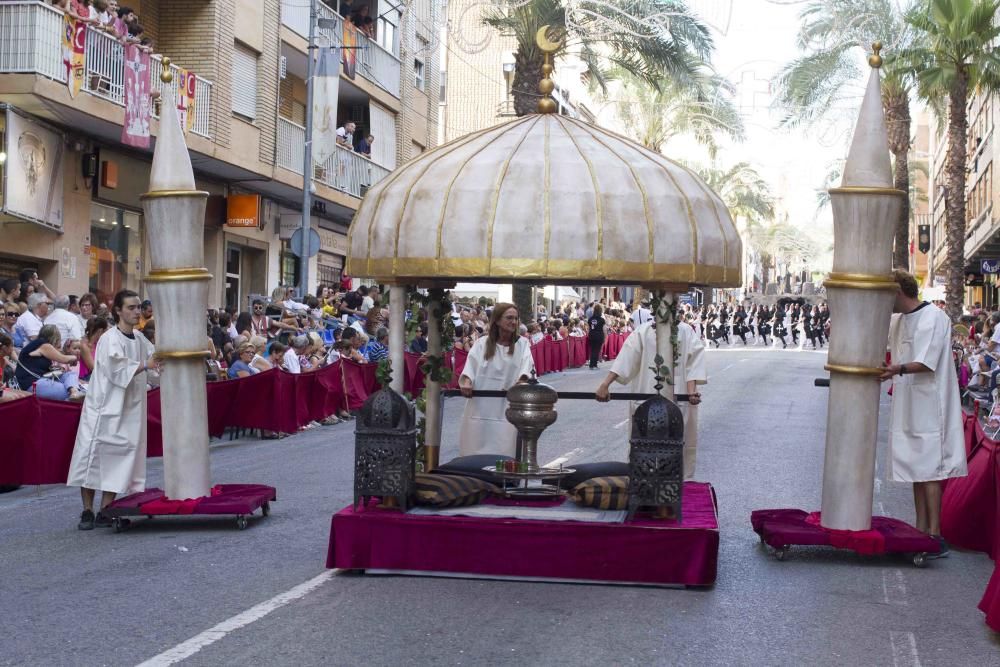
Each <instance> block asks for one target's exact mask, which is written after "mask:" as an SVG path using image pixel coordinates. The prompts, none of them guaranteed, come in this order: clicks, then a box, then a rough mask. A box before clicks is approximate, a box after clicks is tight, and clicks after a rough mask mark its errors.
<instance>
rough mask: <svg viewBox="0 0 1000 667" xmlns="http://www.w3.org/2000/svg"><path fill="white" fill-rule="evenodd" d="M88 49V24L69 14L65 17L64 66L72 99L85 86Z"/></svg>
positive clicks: (63, 39)
mask: <svg viewBox="0 0 1000 667" xmlns="http://www.w3.org/2000/svg"><path fill="white" fill-rule="evenodd" d="M86 47H87V24H86V23H84V22H83V21H78V20H77V19H75V18H73V17H71V16H70V15H69V14H65V15H63V37H62V52H63V64H64V65H65V66H66V86H67V87H68V88H69V96H70V97H76V94H77V93H79V92H80V88H81V87H82V86H83V77H84V76H86V73H87V67H86V57H87V56H86V53H87V48H86Z"/></svg>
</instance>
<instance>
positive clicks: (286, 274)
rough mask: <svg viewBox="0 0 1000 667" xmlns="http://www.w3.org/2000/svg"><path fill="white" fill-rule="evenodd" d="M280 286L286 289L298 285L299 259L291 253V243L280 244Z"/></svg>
mask: <svg viewBox="0 0 1000 667" xmlns="http://www.w3.org/2000/svg"><path fill="white" fill-rule="evenodd" d="M281 284H282V285H285V286H287V287H293V286H295V285H298V284H299V258H298V257H296V256H295V255H294V254H293V253H292V243H291V241H282V242H281Z"/></svg>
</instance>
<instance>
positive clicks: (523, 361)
mask: <svg viewBox="0 0 1000 667" xmlns="http://www.w3.org/2000/svg"><path fill="white" fill-rule="evenodd" d="M502 306H508V308H507V309H506V312H505V314H507V313H509V314H510V315H508V316H507V318H506V320H505V319H504V318H499V317H497V316H496V315H494V317H493V318H492V319H491V321H490V329H491V331H493V329H494V328H495V327H497V326H500V327H501V328H502V327H508V328H509V327H511V326H513V328H512V329H510V331H505V333H506V336H504V337H505V338H507V337H508V336H509V337H510V338H508V339H513V340H514V345H513V348H511V346H509V345H502V344H497V345H496V346H495V349H494V353H493V358H491V359H487V358H486V348H487V342H488V340H489V335H487V336H483V337H482V338H480V339H479V340H477V341H476V343H475V345H473V346H472V350H471V351H470V352H469V356H468V358H467V359H466V362H465V367H464V368H463V369H462V375H461V377H459V386H461V387H462V389H463V391H470V390H477V389H486V390H507V389H509V388H510V387H512V386H514V385H515V384H517V383H518V382H522V381H525V380H528V379H529V378H530V377H531V375H532V373H533V372H534V370H535V362H534V360H533V359H532V357H531V344H530V343H529V342H528V339H527V338H525V337H524V336H520V335H518V334H517V331H518V319H517V311H516V310H515V309H514V308H513V307H510V306H509V304H497V309H500V308H501V307H502ZM507 320H510V321H507ZM494 340H496V338H494ZM506 412H507V399H504V398H469V399H468V400H467V401H466V404H465V411H464V412H463V413H462V428H461V430H460V431H459V436H458V452H459V455H461V456H470V455H472V454H501V455H505V456H514V455H515V453H516V451H517V429H516V428H514V425H513V424H511V423H510V422H509V421H507V417H506V415H505V413H506Z"/></svg>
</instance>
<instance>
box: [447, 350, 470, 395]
mask: <svg viewBox="0 0 1000 667" xmlns="http://www.w3.org/2000/svg"><path fill="white" fill-rule="evenodd" d="M468 359H469V353H468V351H466V350H455V352H454V361H453V362H452V371H453V373H452V376H451V382H449V383H448V388H449V389H458V378H460V377H462V371H463V370H465V362H466V361H468Z"/></svg>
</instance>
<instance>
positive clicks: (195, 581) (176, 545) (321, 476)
mask: <svg viewBox="0 0 1000 667" xmlns="http://www.w3.org/2000/svg"><path fill="white" fill-rule="evenodd" d="M825 359H826V355H825V354H823V353H821V352H811V351H791V350H789V351H777V350H763V349H744V348H742V347H741V346H739V345H737V346H736V347H735V348H734V349H722V350H712V351H711V352H710V353H709V359H708V367H709V373H710V383H709V385H708V386H706V387H705V388H704V391H703V397H704V403H703V405H702V407H701V408H700V411H701V412H700V438H699V439H700V447H699V452H698V468H697V473H696V478H697V479H699V480H703V481H709V482H712V483H713V485H714V486H715V489H716V492H717V494H718V499H719V512H720V522H721V535H722V545H721V552H720V557H719V577H718V582H717V584H716V585H715V586H714V587H713V588H710V589H688V590H684V589H664V588H652V587H646V588H643V587H627V586H605V585H576V584H552V583H526V582H511V581H484V580H468V579H443V578H425V577H401V576H397V577H389V576H370V575H366V576H359V575H355V574H342V573H335V572H331V571H327V570H325V569H324V560H325V557H326V548H327V539H328V537H329V527H330V517H331V515H332V514H333V513H334V512H336V511H337V510H339V509H341V508H342V507H344V506H346V505H348V504H349V503H350V502H351V499H352V465H353V463H352V462H353V430H354V426H353V424H352V423H351V424H342V425H337V426H328V427H321V428H316V429H313V430H310V431H307V432H303V433H300V434H298V435H295V436H293V437H289V438H287V439H284V440H281V441H260V440H257V439H255V438H246V439H242V440H234V441H229V440H224V441H217V442H214V443H213V448H212V468H213V477H214V481H216V482H219V483H227V482H228V483H237V482H250V483H265V484H271V485H273V486H275V487H277V489H278V502H277V503H274V504H273V505H272V512H271V515H270V516H269V517H267V518H263V519H261V518H258V519H255V520H252V522H251V526H250V527H249V528H248V529H247V530H245V531H238V530H236V528H235V525H234V522H233V521H232V520H231V519H225V520H212V519H201V518H196V519H195V518H192V519H184V518H168V519H157V520H155V521H151V522H140V523H139V524H138V525H136V526H135V527H133V529H132V530H130V531H128V532H126V533H123V534H114V533H113V532H112V531H111V530H109V529H104V530H101V529H98V530H94V531H91V532H80V531H78V530H77V529H76V522H77V519H78V515H79V509H80V508H79V499H78V498H79V496H78V492H77V491H76V489H67V488H65V487H59V486H46V487H31V488H24V489H21V490H19V491H16V492H13V493H9V494H4V495H0V545H2V546H0V553H2V559H0V562H2V563H3V569H4V572H3V577H2V578H0V617H2V618H3V621H4V629H3V641H2V642H0V664H2V665H46V666H49V665H52V666H55V665H137V664H140V663H143V662H144V661H150V662H149V663H148V664H151V665H167V664H172V663H173V662H176V661H178V660H181V659H183V661H184V664H187V665H237V664H266V665H286V664H287V665H400V664H414V665H425V664H426V665H430V664H433V665H439V664H440V665H492V664H522V663H534V664H542V665H580V664H584V665H591V664H593V665H618V664H664V665H750V664H754V665H892V666H894V667H904V666H906V667H911V666H916V665H923V666H925V667H927V666H930V665H977V666H985V665H1000V641H998V640H997V638H996V636H995V635H993V634H992V633H990V632H989V630H988V629H987V628H986V626H985V625H984V623H983V618H982V615H981V613H980V612H979V611H978V610H977V609H976V604H977V603H978V601H979V598H980V596H981V594H982V592H983V589H984V588H985V586H986V582H987V581H988V579H989V576H990V574H991V572H992V570H993V564H992V562H991V561H990V560H989V559H988V558H987V557H986V556H985V555H983V554H979V553H963V552H957V551H953V553H952V555H951V557H950V558H948V559H946V560H940V561H935V562H932V563H930V564H929V566H928V567H927V568H925V569H916V568H914V567H913V565H912V564H910V563H909V562H908V561H906V560H903V559H901V558H889V557H886V558H881V557H861V556H857V555H855V554H853V553H849V552H843V551H836V550H832V549H818V548H816V549H809V548H797V549H793V550H792V552H791V554H790V558H789V559H788V560H786V561H785V562H778V561H777V560H775V559H774V558H773V557H772V556H771V555H770V554H768V553H767V552H766V551H765V550H764V549H763V548H762V547H760V546H759V545H758V540H757V537H756V535H755V534H754V533H753V532H752V530H751V528H750V522H749V517H750V512H751V511H752V510H754V509H761V508H774V507H800V508H803V509H808V510H815V509H818V508H819V502H820V479H821V475H822V461H823V441H824V431H825V428H826V401H827V393H826V390H825V389H821V388H816V387H814V386H813V379H814V378H815V377H819V376H823V375H825V373H824V371H823V363H824V361H825ZM603 376H604V370H600V371H589V370H587V369H579V370H573V371H569V372H566V373H562V374H557V375H548V376H545V377H544V380H545V381H546V382H549V383H551V384H553V385H554V386H555V387H556V388H557V389H565V390H577V391H580V390H589V389H593V388H594V387H596V386H597V384H598V382H599V381H600V379H601V378H603ZM462 401H463V399H459V398H455V399H448V400H447V401H446V407H445V419H446V422H447V423H446V427H445V433H444V446H443V451H442V457H441V458H442V460H443V461H444V460H448V459H450V458H452V457H453V456H456V455H457V450H458V444H457V433H458V424H457V422H458V420H459V417H460V414H461V410H462ZM887 407H888V403H887V402H884V403H883V406H882V408H883V410H882V417H883V418H882V420H881V423H882V428H883V431H882V434H881V437H880V445H879V471H880V473H881V471H883V470H885V465H884V457H885V453H886V452H885V449H886V447H885V430H884V429H885V425H886V422H887V418H888V412H887ZM625 410H626V408H625V405H624V404H622V403H611V404H603V405H602V404H597V403H594V402H589V401H564V402H561V403H559V405H558V411H559V419H558V421H557V422H556V424H555V425H554V426H552V427H551V428H549V429H548V431H547V432H546V433H545V434H544V435H543V436H542V439H541V442H540V448H539V460H540V461H543V462H548V461H552V460H555V459H562V460H564V461H565V462H567V463H579V462H584V461H602V460H614V459H617V460H624V459H625V456H626V437H627V431H628V428H627V424H626V422H625V418H626V414H625ZM7 427H8V428H11V427H15V428H16V425H10V424H8V425H7ZM161 482H162V465H161V463H160V461H159V460H153V461H151V465H150V480H149V483H150V485H159V484H160V483H161ZM911 503H912V500H911V494H910V488H909V487H908V486H907V485H903V484H896V483H892V482H886V481H882V482H880V483H878V485H877V488H876V496H875V511H876V512H877V513H880V514H885V515H888V516H894V517H899V518H902V519H904V520H907V521H912V520H913V510H912V507H911Z"/></svg>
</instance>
